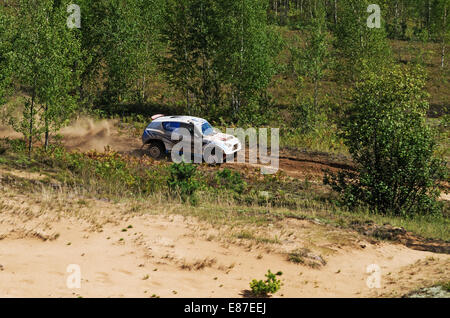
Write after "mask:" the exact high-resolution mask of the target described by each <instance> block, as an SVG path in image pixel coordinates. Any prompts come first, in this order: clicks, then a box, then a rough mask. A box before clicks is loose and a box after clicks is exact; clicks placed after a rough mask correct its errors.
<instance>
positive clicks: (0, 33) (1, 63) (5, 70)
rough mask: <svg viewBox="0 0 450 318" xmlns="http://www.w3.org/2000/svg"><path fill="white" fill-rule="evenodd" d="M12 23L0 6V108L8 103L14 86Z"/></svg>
mask: <svg viewBox="0 0 450 318" xmlns="http://www.w3.org/2000/svg"><path fill="white" fill-rule="evenodd" d="M10 23H11V18H10V16H9V15H8V13H7V12H5V9H4V8H3V7H1V6H0V106H1V105H2V104H3V103H4V102H5V101H6V100H5V97H6V96H7V95H8V93H9V91H10V88H11V84H12V83H11V78H12V65H11V62H10V59H11V56H10V52H11V30H10V29H9V28H8V27H9V25H10Z"/></svg>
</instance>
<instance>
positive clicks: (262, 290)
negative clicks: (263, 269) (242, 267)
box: [250, 269, 282, 297]
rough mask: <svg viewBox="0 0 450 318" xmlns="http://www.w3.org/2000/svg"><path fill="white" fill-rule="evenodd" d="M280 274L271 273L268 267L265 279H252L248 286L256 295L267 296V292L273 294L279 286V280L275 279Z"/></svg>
mask: <svg viewBox="0 0 450 318" xmlns="http://www.w3.org/2000/svg"><path fill="white" fill-rule="evenodd" d="M281 275H282V273H281V272H278V273H276V274H273V273H272V272H271V271H270V269H269V270H268V272H267V274H266V275H265V276H266V277H267V279H266V280H265V281H262V280H259V281H258V280H256V279H254V280H252V281H251V282H250V288H251V290H252V293H253V295H255V296H256V297H267V296H268V295H269V294H275V293H276V292H277V291H279V290H280V288H281V281H280V280H279V279H277V276H281Z"/></svg>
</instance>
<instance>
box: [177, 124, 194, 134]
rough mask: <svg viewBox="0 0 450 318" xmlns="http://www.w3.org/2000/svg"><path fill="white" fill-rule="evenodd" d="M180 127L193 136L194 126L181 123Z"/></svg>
mask: <svg viewBox="0 0 450 318" xmlns="http://www.w3.org/2000/svg"><path fill="white" fill-rule="evenodd" d="M180 127H181V128H186V129H187V130H188V131H189V133H190V134H191V135H194V126H193V125H190V124H184V123H182V124H181V126H180Z"/></svg>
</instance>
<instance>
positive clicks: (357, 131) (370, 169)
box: [324, 67, 447, 215]
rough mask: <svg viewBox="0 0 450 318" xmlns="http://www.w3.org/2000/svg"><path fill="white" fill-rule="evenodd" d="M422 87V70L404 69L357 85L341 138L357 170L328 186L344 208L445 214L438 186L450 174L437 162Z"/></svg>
mask: <svg viewBox="0 0 450 318" xmlns="http://www.w3.org/2000/svg"><path fill="white" fill-rule="evenodd" d="M424 85H425V76H424V73H423V71H422V70H421V69H418V70H411V71H405V70H402V69H401V68H400V67H395V68H392V69H388V70H385V71H384V72H383V74H381V75H379V74H378V75H377V74H375V73H373V72H369V73H365V74H364V78H363V79H361V81H359V82H358V84H357V85H356V88H355V90H354V93H353V97H352V105H351V107H350V109H349V114H348V116H347V119H346V122H345V124H344V125H343V133H342V137H343V139H344V142H345V144H346V146H347V147H348V149H349V152H350V154H351V155H352V158H353V161H354V162H355V164H356V169H357V170H356V171H355V172H348V171H347V172H341V173H339V174H338V175H331V176H326V177H325V180H324V181H325V183H327V184H331V185H332V187H333V189H335V190H336V191H338V192H340V193H341V194H342V198H343V201H344V202H345V204H346V205H348V206H355V205H358V204H360V203H364V204H367V205H368V206H370V207H373V209H374V210H375V211H378V212H382V213H393V214H400V215H411V214H416V213H420V214H432V213H439V212H440V211H441V204H440V203H439V202H438V201H437V199H438V197H439V193H440V192H439V182H440V180H443V179H445V176H446V174H447V168H446V166H445V162H444V161H442V160H440V159H438V158H435V157H434V152H435V150H436V149H437V148H436V142H435V140H434V137H435V135H434V132H433V131H432V129H431V128H430V127H429V126H428V125H427V124H426V122H425V115H426V112H427V110H428V103H427V102H426V93H425V92H424V90H423V87H424Z"/></svg>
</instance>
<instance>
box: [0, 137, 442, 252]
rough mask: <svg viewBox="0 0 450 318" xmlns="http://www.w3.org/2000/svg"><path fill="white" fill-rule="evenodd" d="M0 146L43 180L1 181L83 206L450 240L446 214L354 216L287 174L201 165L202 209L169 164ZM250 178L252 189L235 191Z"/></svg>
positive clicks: (4, 158)
mask: <svg viewBox="0 0 450 318" xmlns="http://www.w3.org/2000/svg"><path fill="white" fill-rule="evenodd" d="M0 146H1V147H3V148H5V149H6V150H5V151H4V153H3V154H2V155H0V167H1V168H2V169H4V170H11V171H14V170H18V171H28V172H33V171H35V172H39V174H41V175H44V177H43V178H41V179H40V180H39V181H37V180H33V179H27V178H23V177H19V176H17V175H14V174H13V173H5V174H3V175H2V178H1V183H2V184H5V185H9V186H11V187H16V188H17V189H19V190H20V191H22V192H24V191H34V192H39V191H42V188H43V187H48V188H53V187H55V184H59V187H61V188H63V189H66V190H67V191H72V190H76V192H77V193H81V194H83V196H84V197H82V198H79V199H78V201H77V202H79V204H84V205H86V202H87V199H88V198H107V199H108V200H109V201H112V202H122V201H124V200H125V201H128V202H132V204H130V205H129V206H130V212H133V211H140V210H148V209H147V208H146V207H147V206H148V204H154V203H155V202H157V204H158V205H160V206H164V207H166V209H167V210H173V211H175V213H177V214H183V215H187V216H195V217H197V218H199V219H201V220H205V221H208V222H209V223H211V224H216V225H228V226H233V225H250V224H251V225H253V226H264V227H267V225H268V224H273V223H274V222H277V221H280V220H283V219H286V218H295V219H301V220H312V221H314V222H317V221H318V222H320V223H323V224H329V225H332V226H335V227H344V228H349V227H351V224H352V222H354V221H361V222H364V221H368V220H370V221H373V222H375V223H376V224H384V223H389V224H391V225H392V226H396V227H404V228H405V229H406V230H408V231H411V232H413V233H415V234H417V235H420V236H423V237H425V238H434V239H441V240H445V241H449V240H450V230H449V229H450V220H449V218H448V216H447V215H445V216H442V217H427V216H414V217H411V218H401V217H398V216H389V215H380V214H374V213H371V211H370V210H368V209H359V210H356V211H348V210H345V209H344V208H341V207H340V206H339V205H338V204H337V201H336V197H335V196H334V195H333V194H332V193H330V192H329V191H328V189H327V188H325V187H324V186H321V185H317V184H309V183H308V184H306V183H307V182H305V180H298V179H293V178H290V177H288V176H286V175H284V174H282V173H279V174H276V175H273V176H266V177H264V178H260V176H259V175H258V174H248V175H247V174H246V175H241V174H240V173H239V172H237V171H236V173H237V174H239V177H238V175H236V174H230V173H221V174H220V178H218V174H217V170H213V169H208V168H207V167H203V166H199V167H198V169H197V170H198V171H197V172H196V174H195V178H196V180H197V182H199V184H200V186H199V188H198V190H197V191H196V196H197V197H198V198H201V200H198V201H199V202H198V204H197V206H192V205H190V204H189V203H183V201H182V200H181V199H180V197H179V196H176V195H173V194H172V193H171V191H170V189H169V187H168V185H167V180H168V176H169V172H168V167H169V165H170V164H169V163H163V164H158V165H155V164H153V163H152V161H148V162H144V163H141V162H134V161H133V160H132V158H127V157H124V156H120V155H118V154H115V153H109V154H94V153H91V154H69V153H66V152H65V151H64V150H62V149H59V148H58V149H57V150H55V151H54V152H53V153H45V152H42V151H41V150H39V149H36V152H35V153H34V155H33V157H32V158H31V159H29V158H28V157H27V156H26V155H25V154H26V150H25V149H24V148H23V147H22V146H23V145H21V144H20V143H18V142H16V141H14V142H11V141H9V142H7V141H1V142H0ZM219 171H222V170H219ZM231 176H232V177H231ZM224 178H225V179H224ZM227 178H230V180H228V179H227ZM225 181H227V182H225ZM228 181H230V182H228ZM231 181H232V182H231ZM243 181H245V184H246V186H245V187H243V188H242V187H236V184H238V183H239V184H241V182H243ZM217 182H220V183H217ZM261 191H267V192H268V196H266V197H264V198H261V196H260V195H259V193H260V192H261ZM131 228H132V227H128V228H125V229H124V231H126V230H127V229H131ZM237 235H238V238H242V239H249V240H253V241H256V242H261V243H272V244H277V243H279V239H278V238H277V237H273V236H267V235H265V236H261V235H254V234H253V233H252V232H240V233H239V234H237Z"/></svg>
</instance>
